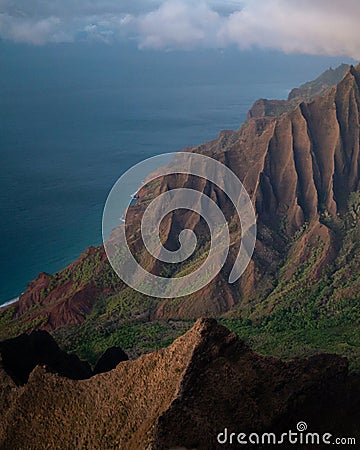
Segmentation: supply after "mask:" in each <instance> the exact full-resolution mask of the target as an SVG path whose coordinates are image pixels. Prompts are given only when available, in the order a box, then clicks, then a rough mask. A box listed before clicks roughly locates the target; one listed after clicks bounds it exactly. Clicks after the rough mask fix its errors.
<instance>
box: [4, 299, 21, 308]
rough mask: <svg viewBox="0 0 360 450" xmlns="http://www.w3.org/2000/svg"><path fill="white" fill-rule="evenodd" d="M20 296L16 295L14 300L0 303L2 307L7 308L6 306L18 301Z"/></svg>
mask: <svg viewBox="0 0 360 450" xmlns="http://www.w3.org/2000/svg"><path fill="white" fill-rule="evenodd" d="M19 298H20V297H15V298H13V299H12V300H9V301H7V302H5V303H3V304H2V305H0V309H2V308H5V307H6V306H9V305H12V304H13V303H16V302H17V301H18V300H19Z"/></svg>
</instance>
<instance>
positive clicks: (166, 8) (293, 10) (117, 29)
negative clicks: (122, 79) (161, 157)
mask: <svg viewBox="0 0 360 450" xmlns="http://www.w3.org/2000/svg"><path fill="white" fill-rule="evenodd" d="M359 18H360V1H359V0H341V1H339V0H77V1H74V0H48V1H47V0H30V1H29V0H0V37H1V39H3V40H8V41H12V42H17V43H28V44H33V45H43V44H47V43H64V42H69V43H71V42H81V41H96V42H103V43H106V44H112V43H116V42H119V41H131V42H135V43H136V45H137V46H138V47H139V48H140V49H144V50H146V49H152V50H159V51H170V50H178V49H182V50H184V49H185V50H192V49H199V48H200V49H201V48H219V49H222V48H224V49H225V48H227V47H233V46H237V47H239V48H240V49H252V48H260V49H270V50H278V51H281V52H284V53H287V54H311V55H327V56H346V57H349V58H353V59H355V60H359V59H360V27H359V26H358V21H359Z"/></svg>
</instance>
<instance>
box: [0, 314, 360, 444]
mask: <svg viewBox="0 0 360 450" xmlns="http://www.w3.org/2000/svg"><path fill="white" fill-rule="evenodd" d="M0 383H1V384H0V386H1V390H0V415H1V418H2V420H1V423H0V446H1V448H3V449H4V450H5V449H13V448H31V449H32V448H34V449H35V448H36V449H43V448H54V449H57V448H93V449H100V448H120V449H129V450H130V449H134V450H135V449H136V450H141V449H170V448H189V449H190V448H197V449H207V450H208V449H216V448H224V446H221V445H219V444H218V443H217V439H216V437H217V435H218V434H219V433H220V432H223V430H224V428H227V429H228V430H230V431H231V432H232V431H233V432H237V433H239V432H244V433H251V432H258V433H263V432H270V431H271V432H274V433H279V435H280V434H281V432H283V431H284V432H286V431H289V430H290V429H292V430H294V429H295V427H296V424H297V423H298V422H299V421H305V422H306V423H307V424H308V427H309V431H313V432H318V433H324V432H329V433H332V435H333V436H335V437H342V436H352V437H355V438H357V439H358V438H359V436H358V432H359V430H358V429H357V426H358V423H359V419H360V417H359V411H360V409H359V406H360V405H359V402H360V384H359V377H358V375H349V373H348V369H347V361H346V359H345V358H342V357H339V356H334V355H319V356H316V357H313V358H310V359H307V360H295V361H290V362H283V361H281V360H278V359H276V358H271V357H265V356H260V355H257V354H255V353H253V352H252V351H251V350H250V349H249V348H248V347H247V346H246V345H245V344H244V343H243V342H242V341H241V340H239V338H237V337H236V335H234V334H233V333H230V332H229V331H228V330H227V329H226V328H225V327H223V326H221V325H218V324H217V323H216V321H215V320H210V319H207V320H204V319H199V320H198V321H197V322H196V324H195V325H194V327H193V328H192V329H191V330H190V331H188V332H187V333H186V334H185V335H183V336H182V337H180V338H179V339H177V340H176V341H175V342H174V343H173V344H172V345H171V346H170V347H168V348H166V349H163V350H160V351H158V352H155V353H152V354H148V355H144V356H142V357H140V358H138V359H137V360H134V361H124V362H121V363H120V364H119V365H118V366H117V367H116V368H115V369H114V370H112V371H110V372H107V373H103V374H101V375H97V376H93V377H92V378H90V379H87V380H81V381H74V380H68V379H66V378H64V377H59V376H57V375H55V374H53V373H49V372H47V371H46V370H45V369H44V368H42V367H36V368H35V369H34V370H33V372H32V373H31V375H30V377H29V381H28V382H27V383H26V384H25V385H24V386H23V387H21V388H18V387H16V386H15V385H14V384H13V383H12V381H11V379H9V378H7V376H6V374H5V373H4V372H3V371H2V370H1V368H0Z"/></svg>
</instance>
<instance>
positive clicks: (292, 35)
mask: <svg viewBox="0 0 360 450" xmlns="http://www.w3.org/2000/svg"><path fill="white" fill-rule="evenodd" d="M359 17H360V2H358V1H354V0H342V1H341V2H339V1H335V0H326V1H324V0H314V1H310V0H297V1H295V0H257V1H246V3H245V5H244V8H243V9H242V10H241V11H238V12H234V13H232V14H231V15H230V16H229V17H228V19H227V21H226V23H225V24H224V26H223V27H222V28H221V30H220V31H219V43H221V44H222V45H228V44H230V43H235V44H237V45H238V46H239V47H240V48H247V47H251V46H258V47H262V48H273V49H278V50H282V51H284V52H287V53H308V54H326V55H347V56H350V57H353V58H355V59H358V58H360V28H359V27H358V19H359Z"/></svg>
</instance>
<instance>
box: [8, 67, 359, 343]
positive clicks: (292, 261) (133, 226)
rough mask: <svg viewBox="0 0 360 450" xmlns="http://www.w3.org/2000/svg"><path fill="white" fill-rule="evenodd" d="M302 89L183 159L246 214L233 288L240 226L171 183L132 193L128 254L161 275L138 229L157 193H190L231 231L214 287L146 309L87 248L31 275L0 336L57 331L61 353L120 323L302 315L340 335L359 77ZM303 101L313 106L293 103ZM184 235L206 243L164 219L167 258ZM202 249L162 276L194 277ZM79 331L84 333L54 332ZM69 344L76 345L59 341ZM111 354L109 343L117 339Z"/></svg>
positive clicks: (351, 311)
mask: <svg viewBox="0 0 360 450" xmlns="http://www.w3.org/2000/svg"><path fill="white" fill-rule="evenodd" d="M343 69H344V68H342V69H341V70H340V71H339V72H337V73H336V76H335V78H336V77H340V75H342V73H341V71H342V70H343ZM330 78H331V76H330ZM312 86H313V88H311V87H309V86H308V87H303V88H301V89H300V91H301V92H300V94H299V97H296V95H295V94H293V95H292V98H291V101H292V102H294V103H292V107H291V109H290V110H286V111H285V112H283V111H282V110H281V108H278V107H277V106H276V107H275V106H274V105H273V106H272V107H271V108H270V110H265V111H263V112H262V113H261V114H260V113H254V108H253V110H252V111H253V113H251V114H249V117H248V120H247V121H246V123H245V124H244V125H243V126H242V127H241V128H240V130H238V131H224V132H222V133H220V135H219V136H218V138H216V139H215V140H214V141H211V142H208V143H206V144H203V145H200V146H198V147H192V148H188V149H186V151H191V152H199V153H203V154H206V155H209V156H212V157H214V158H216V159H218V160H219V161H221V162H223V163H225V164H226V165H227V166H228V167H230V168H231V169H232V170H233V171H234V173H235V174H236V175H237V176H238V177H239V178H240V180H241V181H242V182H243V184H244V186H245V188H246V189H247V191H248V193H249V195H250V196H251V199H252V201H253V204H254V206H255V209H256V213H257V217H258V239H257V243H256V249H255V253H254V256H253V259H252V262H251V264H250V265H249V267H248V268H247V270H246V272H245V273H244V274H243V276H242V278H241V279H240V280H239V282H237V283H235V284H234V285H229V284H228V283H227V275H228V273H229V270H230V268H231V267H232V264H233V262H234V259H235V257H236V254H237V250H238V248H239V244H240V239H241V229H240V226H239V221H238V218H237V217H236V215H234V211H233V208H232V206H231V205H230V204H229V202H228V200H227V198H226V197H225V196H224V194H223V193H221V192H219V190H218V189H217V188H215V187H214V186H213V185H211V184H210V183H208V182H206V181H204V180H203V179H199V178H196V177H191V176H176V177H171V176H170V177H166V178H163V179H160V180H158V181H156V182H155V183H152V184H151V185H147V186H145V187H144V188H143V189H141V190H140V192H139V200H138V201H137V204H136V206H134V207H132V208H131V210H130V214H129V224H128V229H129V230H130V233H131V234H132V236H131V241H132V247H133V250H134V253H135V254H136V255H137V257H138V258H139V260H140V261H141V262H142V263H143V264H144V266H146V267H147V268H148V269H149V270H151V271H152V272H154V273H157V274H166V275H169V272H166V271H165V268H164V267H163V266H161V265H159V264H158V262H157V261H154V260H153V259H152V258H150V257H149V255H148V254H147V253H146V252H145V251H144V246H143V245H142V242H141V240H140V238H139V223H140V218H141V215H142V213H143V211H144V209H145V206H146V204H147V202H148V201H149V200H150V199H151V198H154V197H155V196H157V195H158V194H159V193H162V192H165V191H167V190H169V189H171V188H174V187H191V188H194V189H197V190H199V191H200V192H203V193H205V194H206V195H209V196H210V197H211V198H213V199H214V200H215V201H216V202H217V203H218V204H219V206H220V207H221V209H222V210H223V211H224V214H225V215H226V217H227V219H228V222H229V229H230V237H231V248H230V254H229V257H228V260H227V263H226V265H225V267H224V270H223V271H222V272H221V273H220V274H219V276H218V277H216V279H215V280H213V282H212V283H210V284H209V285H208V286H207V287H206V288H204V289H203V290H201V291H199V292H197V293H195V294H193V295H191V296H189V297H183V298H180V299H170V300H165V301H160V300H158V299H152V298H146V297H145V296H142V295H140V294H138V293H136V292H134V291H132V290H131V289H129V288H127V287H126V286H124V285H123V283H122V282H121V281H120V280H119V279H118V278H117V277H116V275H114V273H113V271H112V269H111V268H110V266H109V264H108V262H107V260H106V256H105V254H104V250H103V248H102V247H100V248H90V249H88V250H87V251H86V252H85V253H84V254H83V255H82V256H81V257H80V258H79V260H78V261H76V262H74V263H73V264H72V265H71V266H69V267H68V268H66V269H64V270H63V271H61V272H59V273H58V274H55V275H47V274H41V275H40V276H39V277H38V279H37V280H35V281H33V282H32V283H30V285H29V287H28V289H27V290H26V292H25V293H24V294H23V295H22V296H21V297H20V300H19V302H18V303H17V304H15V305H12V306H10V307H8V308H7V309H5V310H4V311H2V312H1V313H0V324H1V328H0V336H3V337H5V336H8V335H9V334H10V335H14V334H17V333H18V332H19V331H24V330H25V331H26V330H31V329H34V328H45V329H48V330H54V329H59V331H58V332H57V336H58V337H59V338H60V339H61V340H62V341H63V342H66V345H69V347H70V348H71V347H73V346H75V347H76V345H77V344H75V341H78V342H79V341H81V340H83V338H84V336H88V337H89V339H93V340H95V341H96V342H98V341H99V340H101V339H102V337H104V336H105V334H106V333H110V334H111V333H115V332H117V331H116V330H118V328H119V327H123V326H124V325H125V324H128V323H139V322H140V323H143V322H148V323H150V324H151V323H155V322H154V321H159V320H160V321H161V320H167V319H171V318H175V319H182V320H187V319H194V318H196V317H199V316H213V317H216V316H220V315H222V314H224V313H226V316H227V317H228V318H229V317H230V318H231V317H241V318H242V319H243V318H247V319H249V320H251V321H253V325H254V324H256V323H258V324H262V325H263V322H262V321H264V320H265V318H269V319H268V320H270V321H271V323H275V322H276V323H279V321H280V319H279V317H282V316H284V317H287V318H288V317H296V318H298V319H299V323H300V322H301V317H302V315H303V317H305V316H306V317H308V315H309V316H310V317H311V320H313V321H319V320H320V319H322V318H325V319H326V320H328V319H329V318H330V319H331V321H333V320H334V318H337V320H338V323H339V324H343V323H342V322H341V321H342V320H344V321H345V322H344V323H345V325H346V326H347V325H348V324H350V323H352V326H356V325H353V324H354V323H356V320H358V319H359V318H358V311H359V309H358V304H359V298H360V290H359V285H360V281H359V276H358V273H359V252H358V249H359V231H358V230H359V217H360V214H359V213H360V209H359V202H360V200H359V198H360V197H359V189H360V158H359V133H360V123H359V111H360V93H359V89H360V66H358V67H349V68H348V69H347V71H346V73H345V76H344V77H343V79H342V80H341V81H340V82H339V83H338V84H337V85H336V86H333V87H329V85H328V84H326V83H325V84H321V83H320V84H319V83H318V82H315V83H314V84H313V85H312ZM314 86H315V87H314ZM316 86H317V87H316ZM319 86H320V88H319ZM304 92H305V93H304ZM309 92H310V93H311V94H313V93H314V92H315V93H316V94H318V93H319V92H320V93H321V94H323V95H320V96H317V97H315V98H313V99H311V100H310V101H306V102H302V99H303V98H304V96H305V97H306V96H309V95H310V94H309ZM296 98H297V100H294V99H296ZM289 101H290V100H289ZM255 109H256V108H255ZM185 226H186V227H188V228H191V229H193V230H194V231H195V232H196V233H197V234H198V235H200V236H206V234H207V232H208V231H207V228H206V226H205V225H204V223H203V222H202V221H201V220H200V218H199V216H197V215H196V214H194V213H192V212H188V213H184V212H181V213H179V212H174V213H173V214H172V215H169V216H168V217H167V218H166V219H165V220H164V223H163V226H162V230H163V236H162V237H163V239H164V241H165V243H166V245H167V246H168V247H169V248H174V247H176V245H177V236H178V233H179V230H181V229H183V228H184V227H185ZM207 245H208V244H207V243H206V242H205V240H203V241H202V242H201V245H200V246H199V247H198V248H197V250H196V252H195V254H194V256H193V257H192V258H190V259H189V260H188V261H187V262H186V264H180V265H176V266H175V268H174V269H173V271H172V272H171V275H177V276H179V275H181V274H185V273H187V271H191V270H192V269H193V268H194V267H197V265H199V264H200V263H201V261H202V255H204V252H205V251H206V249H207ZM105 299H106V301H105ZM315 312H316V313H315ZM330 319H329V320H330ZM309 320H310V319H309ZM78 323H84V326H80V327H75V328H71V327H70V328H69V327H67V328H66V329H61V327H62V326H64V325H69V324H78ZM329 323H330V322H329ZM150 326H151V325H150ZM185 326H188V324H185ZM296 326H298V324H297V325H296ZM299 326H300V325H299ZM180 328H181V326H180ZM104 330H107V331H106V333H105V331H104ZM178 332H179V330H178V329H177V328H176V327H173V329H172V330H171V331H170V332H169V334H166V333H165V335H164V338H165V340H166V339H171V338H173V337H174V336H176V335H177V334H178ZM73 333H75V335H76V334H77V333H80V334H78V337H76V338H74V339H73V338H71V337H70V338H69V335H71V334H73ZM94 333H95V336H94ZM154 333H155V334H156V333H157V332H156V331H154ZM157 336H159V335H158V334H157ZM100 338H101V339H100ZM132 342H133V341H132ZM112 344H118V342H116V339H115V342H111V345H112ZM122 344H123V343H122V342H121V346H123V345H122ZM131 345H132V344H131V343H130V344H129V346H128V347H131ZM125 347H126V349H128V348H127V346H125Z"/></svg>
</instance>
